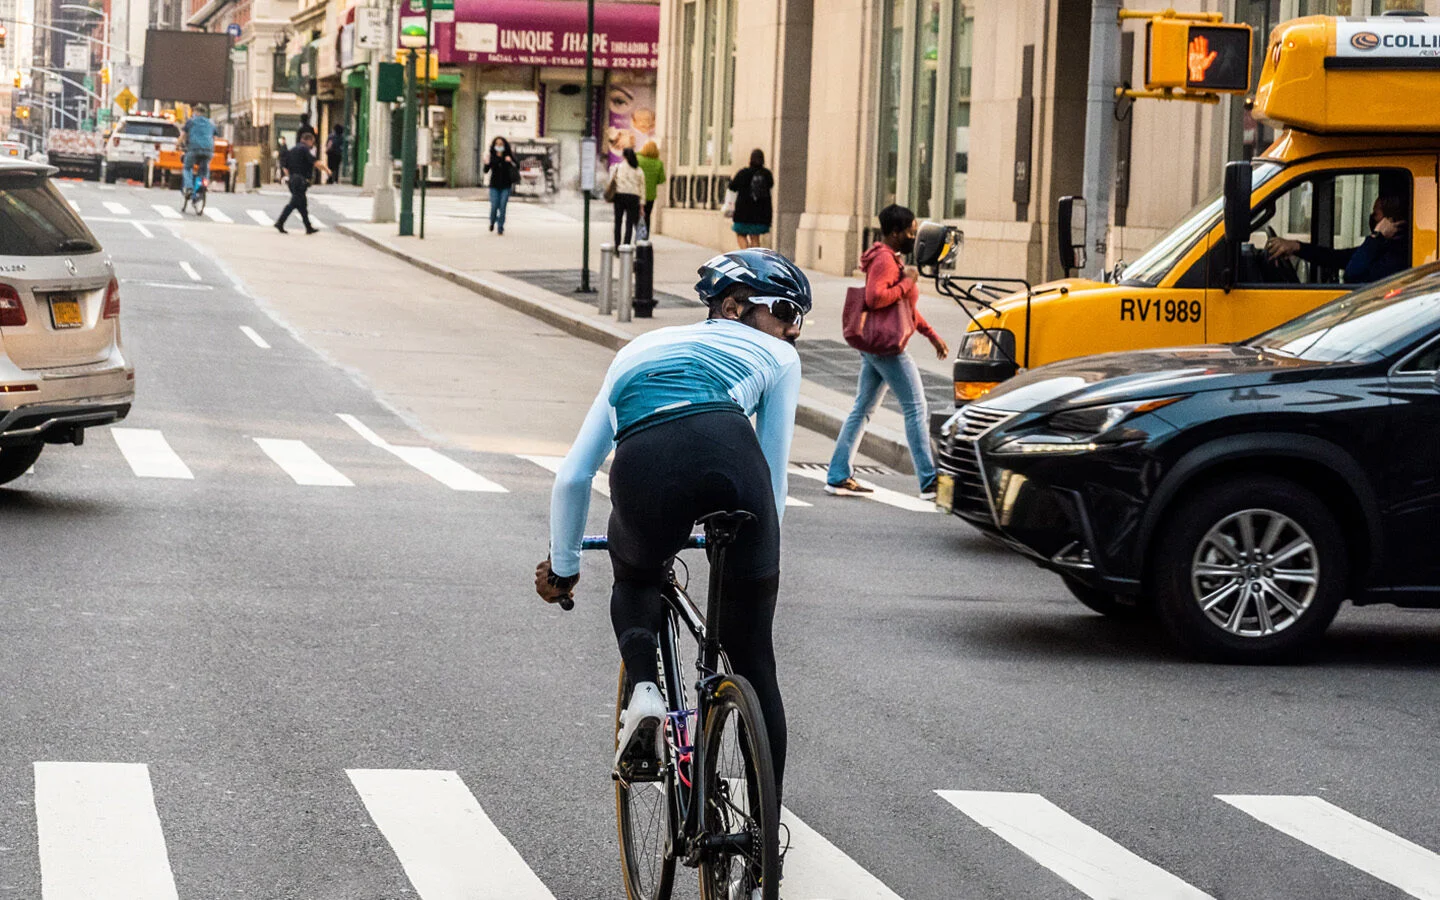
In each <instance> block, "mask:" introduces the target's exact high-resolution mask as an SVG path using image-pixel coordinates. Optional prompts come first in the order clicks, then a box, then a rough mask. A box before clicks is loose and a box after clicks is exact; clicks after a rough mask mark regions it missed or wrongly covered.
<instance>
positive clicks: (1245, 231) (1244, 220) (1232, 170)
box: [1222, 161, 1252, 291]
mask: <svg viewBox="0 0 1440 900" xmlns="http://www.w3.org/2000/svg"><path fill="white" fill-rule="evenodd" d="M1251 172H1252V170H1251V168H1250V164H1249V163H1248V162H1243V161H1236V162H1228V163H1226V164H1225V266H1224V273H1223V275H1222V279H1223V281H1224V288H1225V290H1227V291H1228V290H1230V288H1231V286H1232V285H1234V284H1235V279H1236V278H1237V277H1238V275H1239V273H1240V246H1241V245H1242V244H1246V243H1248V242H1249V241H1250V178H1251Z"/></svg>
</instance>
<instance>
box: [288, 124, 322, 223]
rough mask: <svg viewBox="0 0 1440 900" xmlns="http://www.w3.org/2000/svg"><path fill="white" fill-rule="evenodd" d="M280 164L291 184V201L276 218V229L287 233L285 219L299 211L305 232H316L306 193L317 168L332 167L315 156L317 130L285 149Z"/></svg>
mask: <svg viewBox="0 0 1440 900" xmlns="http://www.w3.org/2000/svg"><path fill="white" fill-rule="evenodd" d="M280 165H281V167H282V168H283V169H284V172H285V176H286V181H287V182H288V184H289V186H290V202H289V203H287V204H285V209H284V211H282V212H281V213H280V218H279V219H278V220H276V222H275V230H276V231H278V232H280V233H281V234H286V233H287V232H286V231H285V220H286V219H288V218H290V213H292V212H298V213H300V221H302V222H304V223H305V233H306V234H314V233H315V232H316V231H318V230H319V229H317V228H315V227H314V226H313V225H311V224H310V202H309V200H308V199H307V197H306V196H305V193H306V191H308V190H310V176H312V175H314V174H315V171H316V170H317V169H318V170H319V171H321V172H325V173H327V174H328V173H329V171H330V168H329V167H328V166H326V165H325V163H323V162H321V161H320V160H319V159H317V158H316V156H315V132H313V131H311V132H307V133H302V134H301V135H300V143H298V144H296V145H295V146H293V147H291V148H290V149H289V150H286V151H285V156H284V157H283V158H282V159H281V161H280Z"/></svg>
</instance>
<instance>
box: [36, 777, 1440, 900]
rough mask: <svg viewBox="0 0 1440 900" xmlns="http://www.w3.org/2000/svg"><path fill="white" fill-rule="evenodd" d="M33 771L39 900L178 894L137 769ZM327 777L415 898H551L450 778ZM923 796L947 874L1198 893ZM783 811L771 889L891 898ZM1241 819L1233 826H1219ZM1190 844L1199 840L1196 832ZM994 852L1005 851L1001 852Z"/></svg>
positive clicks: (1045, 829) (1371, 837)
mask: <svg viewBox="0 0 1440 900" xmlns="http://www.w3.org/2000/svg"><path fill="white" fill-rule="evenodd" d="M33 768H34V786H35V787H34V790H35V794H34V812H35V823H36V831H37V834H38V849H39V861H40V877H41V886H42V896H43V898H44V900H93V898H95V897H105V898H109V900H141V898H144V900H179V892H178V891H177V888H176V881H175V876H174V871H175V869H174V866H175V863H176V861H175V860H173V859H172V858H171V857H170V853H169V849H168V847H167V842H166V833H165V832H166V824H165V822H164V821H162V819H161V816H160V814H159V811H158V807H157V802H156V794H157V791H156V788H155V785H154V779H153V773H152V771H151V769H150V767H149V766H148V765H146V764H144V763H129V762H62V761H45V762H36V763H34V764H33ZM334 782H335V785H336V789H337V790H345V791H353V793H354V795H356V796H358V798H359V800H360V801H361V805H362V806H363V808H364V811H365V814H366V815H368V817H369V819H370V823H371V824H373V826H374V827H375V828H376V829H377V830H378V832H379V833H380V835H382V836H383V838H384V840H385V842H386V843H387V844H388V845H389V847H390V850H391V851H392V852H393V854H394V863H395V865H397V866H398V867H399V869H400V870H402V871H403V872H404V874H405V876H406V877H407V878H408V879H409V881H410V884H411V885H412V887H413V888H414V892H415V896H417V897H418V898H420V900H476V898H494V900H500V898H505V900H554V898H555V896H556V895H555V894H554V893H552V891H551V889H550V888H549V887H547V886H546V884H545V882H544V880H543V879H542V878H541V876H540V875H539V874H538V873H537V872H536V871H535V869H534V868H532V866H531V864H530V863H529V862H527V851H531V852H533V850H534V848H530V847H526V846H519V847H517V846H516V845H515V844H514V843H512V842H511V840H510V839H509V838H507V837H506V835H505V834H504V832H503V831H502V830H501V828H500V827H499V826H498V825H497V824H496V823H495V822H494V821H493V820H492V819H491V818H490V816H489V815H488V814H487V813H486V812H485V809H484V808H483V806H482V805H481V803H480V802H479V800H478V799H477V798H476V796H475V794H474V793H472V791H471V789H470V787H469V786H467V784H466V783H465V781H464V780H463V779H462V778H461V777H460V775H459V774H458V773H456V772H453V771H439V770H426V769H348V770H346V771H345V772H344V773H343V776H342V774H341V773H340V772H335V773H334ZM346 782H348V785H347V784H345V783H346ZM162 791H163V786H162ZM934 795H935V802H943V803H947V804H949V807H950V808H953V810H954V811H955V813H956V814H958V815H960V816H962V817H963V819H961V820H956V833H957V834H959V835H962V837H961V838H960V840H961V842H962V843H963V846H956V847H954V848H951V849H950V851H949V852H950V854H951V855H954V856H955V857H957V858H960V859H963V860H964V865H963V866H960V865H957V867H956V872H957V873H958V872H960V871H963V870H973V869H974V868H975V867H976V866H977V865H979V866H980V867H981V870H982V871H983V867H984V865H985V863H986V861H987V860H991V859H1000V860H1004V861H1005V862H1006V863H1007V864H1013V863H1015V862H1018V861H1023V859H1024V858H1026V857H1028V858H1029V860H1030V861H1031V864H1032V865H1034V866H1035V867H1036V869H1035V873H1036V875H1037V877H1039V878H1042V879H1044V878H1053V879H1059V881H1063V882H1065V883H1068V884H1069V885H1070V886H1071V887H1073V888H1074V889H1075V891H1076V892H1077V893H1076V896H1084V897H1091V898H1096V900H1100V898H1104V900H1204V898H1211V896H1212V895H1211V894H1208V893H1206V892H1205V891H1203V890H1201V889H1200V888H1198V887H1195V886H1194V885H1193V884H1191V883H1189V882H1187V881H1186V880H1184V878H1183V877H1182V876H1181V875H1179V874H1176V873H1173V872H1169V871H1166V870H1165V869H1163V868H1160V867H1159V866H1157V865H1155V864H1153V863H1151V862H1149V861H1147V860H1145V859H1144V858H1142V857H1140V856H1139V855H1137V854H1135V853H1134V852H1132V851H1131V850H1129V849H1127V848H1126V847H1125V846H1123V845H1122V844H1121V843H1120V842H1118V841H1116V840H1114V839H1112V838H1111V837H1108V836H1106V835H1105V834H1103V833H1101V832H1100V831H1098V830H1096V829H1095V828H1092V827H1091V826H1089V825H1087V824H1085V823H1084V822H1082V821H1080V820H1079V819H1077V818H1075V817H1074V816H1072V815H1070V814H1069V813H1068V812H1066V811H1065V810H1064V809H1062V808H1061V807H1059V806H1058V805H1056V804H1054V803H1052V802H1051V801H1049V800H1047V799H1046V798H1045V797H1043V796H1041V795H1039V794H1033V793H1016V792H1001V791H969V790H938V791H935V792H934ZM1211 802H1216V803H1220V804H1223V805H1224V806H1225V807H1227V808H1229V809H1230V810H1233V813H1234V815H1236V816H1243V817H1247V818H1248V819H1250V820H1254V821H1255V822H1258V823H1260V824H1261V825H1263V826H1266V827H1267V828H1268V829H1269V831H1268V832H1267V834H1269V835H1271V836H1273V839H1274V840H1276V841H1279V842H1282V846H1283V847H1284V850H1285V852H1286V853H1287V854H1290V855H1293V858H1294V859H1295V863H1296V865H1297V866H1303V865H1306V864H1307V863H1309V864H1314V862H1315V860H1314V859H1308V858H1307V856H1308V855H1309V854H1324V855H1327V856H1330V857H1332V858H1333V859H1336V860H1339V861H1340V862H1342V863H1345V864H1346V865H1348V866H1351V867H1353V868H1355V869H1357V870H1359V871H1361V872H1364V873H1365V874H1367V875H1369V876H1371V877H1372V878H1374V879H1375V880H1376V881H1377V882H1381V883H1384V884H1388V885H1390V886H1391V887H1394V888H1397V889H1399V890H1400V891H1402V892H1404V893H1405V894H1407V895H1409V896H1412V897H1418V898H1429V900H1433V898H1440V855H1437V854H1436V853H1434V852H1433V851H1431V850H1429V849H1426V848H1424V847H1421V846H1419V845H1417V844H1415V843H1412V842H1411V841H1409V840H1406V839H1405V838H1404V837H1402V836H1400V835H1397V834H1394V833H1392V832H1390V831H1388V830H1386V829H1384V828H1382V827H1380V826H1379V825H1376V824H1375V823H1372V822H1369V821H1366V820H1364V819H1362V818H1359V817H1358V816H1355V815H1354V814H1352V813H1350V812H1348V811H1346V810H1345V809H1343V808H1341V807H1339V806H1337V805H1335V804H1332V803H1330V802H1328V801H1325V800H1322V799H1320V798H1319V797H1313V796H1290V795H1217V796H1215V797H1213V798H1211ZM782 817H783V821H784V823H785V825H786V826H787V827H788V829H789V839H790V848H789V852H788V854H787V855H786V859H785V880H784V883H783V886H782V896H784V897H785V898H786V900H900V895H899V894H898V893H896V892H895V891H894V890H893V889H892V888H891V887H889V886H887V885H886V884H885V883H884V882H883V881H881V880H880V879H879V878H878V877H876V876H875V875H874V874H872V873H871V872H869V871H868V870H867V869H866V868H864V867H863V866H862V865H860V864H859V863H858V862H856V861H855V859H853V858H852V857H851V856H850V855H849V854H847V852H846V850H845V849H844V847H842V846H841V845H838V844H836V843H834V842H833V841H832V839H831V838H830V837H827V836H825V835H822V834H820V833H819V832H818V831H816V830H815V829H813V828H811V827H810V826H809V825H807V824H806V823H805V822H804V821H803V820H802V819H801V818H800V817H799V816H798V815H796V814H795V812H794V811H793V810H790V809H784V810H783V811H782ZM854 821H855V822H857V823H858V824H856V825H855V827H854V828H852V829H849V831H850V833H848V834H847V835H846V836H845V840H846V841H847V842H859V843H858V846H859V847H861V848H863V847H865V846H866V845H865V843H864V842H865V841H866V835H865V834H864V832H865V826H864V824H863V822H864V819H863V818H857V819H855V820H854ZM1242 824H1243V822H1242V820H1238V819H1237V821H1236V822H1235V823H1234V826H1233V827H1239V826H1241V825H1242ZM973 826H979V827H980V828H981V829H984V831H981V830H979V829H976V828H974V827H973ZM1228 827H1232V826H1229V825H1227V828H1228ZM985 832H989V834H986V833H985ZM1195 837H1196V841H1197V842H1199V841H1201V840H1203V835H1196V836H1195ZM997 838H998V841H997V840H996V839H997ZM1266 839H1267V840H1268V839H1269V837H1267V838H1266ZM1007 845H1008V846H1007ZM1237 852H1238V851H1237ZM1003 854H1017V855H1013V856H1010V857H1009V858H1008V859H1006V858H1005V857H1004V856H1003ZM1244 864H1245V860H1244V859H1237V860H1235V865H1236V866H1241V867H1243V866H1244ZM615 871H616V868H615V866H613V865H607V866H606V867H605V869H604V870H603V873H602V872H597V873H596V874H597V882H599V881H600V880H601V879H602V878H608V877H612V875H613V873H614V872H615ZM1047 873H1048V874H1047ZM1281 874H1282V876H1283V873H1281ZM681 875H682V877H684V876H685V872H684V870H682V872H681ZM937 877H938V876H937ZM1056 884H1057V885H1058V882H1057V883H1056ZM956 887H957V889H958V888H960V887H961V885H958V884H957V886H956ZM619 893H620V887H619V884H618V879H617V883H616V895H617V896H618V895H619Z"/></svg>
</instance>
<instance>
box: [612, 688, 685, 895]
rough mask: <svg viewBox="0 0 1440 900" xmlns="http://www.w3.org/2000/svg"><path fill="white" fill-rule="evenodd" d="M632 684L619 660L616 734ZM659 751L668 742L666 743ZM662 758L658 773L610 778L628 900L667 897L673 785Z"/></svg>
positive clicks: (672, 870) (672, 875)
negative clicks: (654, 776) (629, 778)
mask: <svg viewBox="0 0 1440 900" xmlns="http://www.w3.org/2000/svg"><path fill="white" fill-rule="evenodd" d="M633 688H634V685H633V684H632V683H631V681H630V678H629V676H628V675H626V673H625V666H624V664H621V666H620V686H619V689H618V690H617V691H616V694H615V735H616V738H617V740H618V738H619V734H620V713H621V711H622V710H624V709H625V706H626V704H628V703H629V702H630V691H631V690H632V689H633ZM665 753H666V755H667V756H668V755H669V753H670V748H669V745H668V743H667V745H666V748H665ZM668 763H669V760H668V759H662V760H661V761H660V770H659V777H658V779H655V780H650V781H640V780H635V781H630V782H625V781H620V780H618V779H617V780H616V782H615V822H616V825H617V826H618V827H619V830H620V862H621V865H622V866H623V869H624V873H625V895H626V897H627V898H629V900H669V897H670V889H671V886H672V885H673V884H674V882H675V858H674V857H673V856H670V855H669V854H668V853H667V852H666V850H667V848H668V846H669V843H670V834H671V830H672V829H671V808H672V806H671V803H670V791H672V790H674V789H675V783H674V774H673V771H674V770H673V769H672V768H671V767H670V766H669V765H668Z"/></svg>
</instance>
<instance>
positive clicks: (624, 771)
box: [610, 757, 665, 784]
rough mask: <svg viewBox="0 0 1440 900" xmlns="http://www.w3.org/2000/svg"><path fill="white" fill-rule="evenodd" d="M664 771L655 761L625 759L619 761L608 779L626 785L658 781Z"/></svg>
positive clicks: (639, 758)
mask: <svg viewBox="0 0 1440 900" xmlns="http://www.w3.org/2000/svg"><path fill="white" fill-rule="evenodd" d="M664 771H665V769H664V767H663V766H661V765H660V761H659V760H657V759H646V758H643V757H626V758H625V759H622V760H620V764H619V765H618V766H616V767H615V770H614V771H613V772H611V773H610V777H611V778H613V779H615V780H616V781H623V782H625V783H626V784H634V783H636V782H648V781H659V780H660V778H661V776H662V774H663V773H664Z"/></svg>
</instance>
